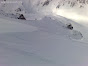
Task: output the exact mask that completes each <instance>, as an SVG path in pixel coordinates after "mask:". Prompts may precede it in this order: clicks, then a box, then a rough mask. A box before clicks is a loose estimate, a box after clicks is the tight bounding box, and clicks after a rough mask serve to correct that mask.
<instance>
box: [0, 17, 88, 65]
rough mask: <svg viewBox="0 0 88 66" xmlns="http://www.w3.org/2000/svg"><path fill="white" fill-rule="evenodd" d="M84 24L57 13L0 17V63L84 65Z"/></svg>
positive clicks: (87, 59)
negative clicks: (69, 26)
mask: <svg viewBox="0 0 88 66" xmlns="http://www.w3.org/2000/svg"><path fill="white" fill-rule="evenodd" d="M67 23H71V24H72V25H73V26H74V30H69V29H67V28H66V24H67ZM85 28H86V27H84V26H82V25H79V24H77V23H75V22H73V21H71V20H68V19H66V18H64V17H60V16H57V17H53V16H52V17H51V16H47V17H43V18H42V19H41V20H28V21H25V20H16V19H10V18H5V17H3V18H2V17H0V66H87V64H88V43H87V39H86V40H85V38H87V35H86V34H85V32H84V31H85V30H83V29H85ZM79 32H81V33H82V35H83V37H80V34H79ZM87 32H88V31H86V33H87ZM74 33H76V36H75V34H74ZM74 37H75V38H74Z"/></svg>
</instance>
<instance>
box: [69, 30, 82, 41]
mask: <svg viewBox="0 0 88 66" xmlns="http://www.w3.org/2000/svg"><path fill="white" fill-rule="evenodd" d="M70 38H71V39H75V40H81V39H82V38H83V35H82V34H81V33H80V32H79V31H76V30H72V31H71V35H70Z"/></svg>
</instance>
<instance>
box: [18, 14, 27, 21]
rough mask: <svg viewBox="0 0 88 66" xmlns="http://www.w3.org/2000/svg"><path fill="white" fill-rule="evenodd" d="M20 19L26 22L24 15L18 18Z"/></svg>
mask: <svg viewBox="0 0 88 66" xmlns="http://www.w3.org/2000/svg"><path fill="white" fill-rule="evenodd" d="M18 19H22V20H26V18H25V17H24V15H23V14H20V16H19V17H18Z"/></svg>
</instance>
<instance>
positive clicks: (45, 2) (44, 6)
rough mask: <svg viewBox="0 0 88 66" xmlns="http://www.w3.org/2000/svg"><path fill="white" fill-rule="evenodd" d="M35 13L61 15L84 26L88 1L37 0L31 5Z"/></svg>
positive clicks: (86, 22) (86, 20)
mask: <svg viewBox="0 0 88 66" xmlns="http://www.w3.org/2000/svg"><path fill="white" fill-rule="evenodd" d="M33 7H34V8H35V9H36V11H37V12H39V13H41V14H44V15H47V14H53V15H61V16H63V17H66V18H69V19H72V20H74V21H76V22H78V23H81V24H83V25H85V26H87V25H88V19H87V16H88V12H87V11H88V8H87V7H88V0H42V1H39V0H37V1H36V2H35V3H33Z"/></svg>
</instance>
